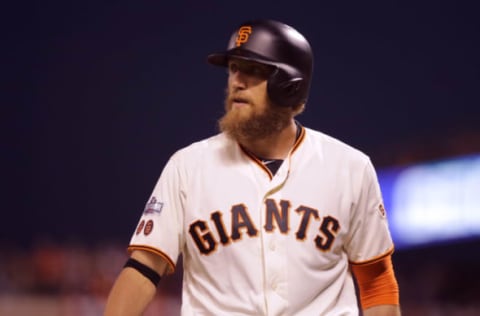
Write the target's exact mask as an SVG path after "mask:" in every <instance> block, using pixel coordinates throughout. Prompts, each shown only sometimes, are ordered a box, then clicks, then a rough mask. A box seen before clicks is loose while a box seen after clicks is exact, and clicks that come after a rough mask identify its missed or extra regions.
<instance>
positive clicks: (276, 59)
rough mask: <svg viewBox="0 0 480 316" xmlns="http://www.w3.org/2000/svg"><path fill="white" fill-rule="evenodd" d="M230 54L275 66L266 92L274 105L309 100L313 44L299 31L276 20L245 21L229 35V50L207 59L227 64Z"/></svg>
mask: <svg viewBox="0 0 480 316" xmlns="http://www.w3.org/2000/svg"><path fill="white" fill-rule="evenodd" d="M230 57H235V58H240V59H245V60H252V61H255V62H259V63H262V64H266V65H271V66H273V67H274V68H275V70H274V71H273V72H272V74H271V75H270V77H269V79H268V83H267V93H268V96H269V98H270V100H272V102H273V103H274V104H277V105H280V106H296V105H299V104H302V103H306V101H307V98H308V92H309V89H310V81H311V78H312V71H313V54H312V49H311V47H310V44H309V43H308V41H307V40H306V39H305V37H304V36H303V35H302V34H300V33H299V32H298V31H297V30H295V29H294V28H292V27H291V26H288V25H286V24H284V23H281V22H278V21H273V20H255V21H249V22H245V23H242V24H241V25H240V26H239V27H238V28H237V29H236V30H235V31H234V32H233V34H232V36H231V37H230V41H229V42H228V47H227V50H226V51H224V52H220V53H214V54H211V55H209V56H208V62H209V63H211V64H213V65H217V66H224V67H226V66H228V59H229V58H230Z"/></svg>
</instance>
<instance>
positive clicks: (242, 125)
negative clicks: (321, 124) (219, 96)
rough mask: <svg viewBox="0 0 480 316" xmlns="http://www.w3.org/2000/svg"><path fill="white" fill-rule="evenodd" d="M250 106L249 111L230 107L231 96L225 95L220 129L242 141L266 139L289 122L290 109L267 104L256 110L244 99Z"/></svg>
mask: <svg viewBox="0 0 480 316" xmlns="http://www.w3.org/2000/svg"><path fill="white" fill-rule="evenodd" d="M246 101H247V102H248V103H249V104H248V105H245V106H248V107H250V108H249V109H245V110H248V111H249V113H247V115H245V113H241V111H242V110H244V109H241V108H240V109H232V102H233V97H232V96H231V95H227V96H226V98H225V111H226V113H225V114H224V115H223V117H222V118H220V120H219V121H218V125H219V128H220V131H222V132H224V133H226V134H227V135H228V136H229V137H231V138H233V139H235V140H236V141H238V142H240V143H242V142H245V141H253V140H256V139H266V138H268V137H270V136H272V135H275V134H278V133H279V132H280V131H282V130H283V129H285V128H286V127H287V126H288V125H289V124H290V122H291V119H292V110H291V109H290V108H283V107H279V106H275V105H273V104H271V103H269V104H267V106H266V107H265V108H264V110H263V111H262V112H259V111H258V108H256V107H255V106H254V105H252V104H251V102H250V100H246Z"/></svg>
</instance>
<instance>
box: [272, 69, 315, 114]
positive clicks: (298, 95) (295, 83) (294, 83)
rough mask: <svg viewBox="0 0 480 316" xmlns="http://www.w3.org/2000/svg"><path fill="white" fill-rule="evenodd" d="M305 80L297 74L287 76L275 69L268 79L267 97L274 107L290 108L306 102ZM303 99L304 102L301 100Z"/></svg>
mask: <svg viewBox="0 0 480 316" xmlns="http://www.w3.org/2000/svg"><path fill="white" fill-rule="evenodd" d="M305 88H306V87H305V80H304V79H303V78H302V77H301V76H299V75H298V74H289V73H288V72H287V71H286V70H284V69H281V68H277V69H276V70H275V71H274V72H273V73H272V75H271V76H270V78H269V79H268V84H267V92H268V97H269V98H270V100H271V101H272V102H273V104H274V105H278V106H281V107H290V106H295V105H298V104H300V103H302V102H305V101H306V97H305ZM302 99H305V100H302Z"/></svg>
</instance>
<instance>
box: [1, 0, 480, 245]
mask: <svg viewBox="0 0 480 316" xmlns="http://www.w3.org/2000/svg"><path fill="white" fill-rule="evenodd" d="M476 9H477V8H476V7H475V6H474V5H473V2H471V4H468V2H463V1H458V2H453V1H452V2H450V1H448V2H447V1H440V2H429V1H426V2H422V1H419V2H416V3H404V2H398V3H396V2H389V1H383V2H380V1H379V2H375V3H372V2H370V3H369V4H365V3H360V2H342V1H329V2H320V1H317V2H315V1H312V2H302V1H257V2H254V1H252V2H250V1H243V2H227V1H176V2H163V1H138V2H133V1H105V2H100V1H99V2H93V1H91V2H89V1H81V2H75V3H73V2H72V3H68V2H60V1H56V2H52V1H46V2H45V1H44V2H40V1H39V2H34V1H30V2H28V1H27V2H17V3H15V4H10V5H9V7H7V10H4V12H3V15H4V17H3V19H2V20H3V22H2V24H4V25H3V27H2V28H3V31H6V33H5V34H4V36H3V44H2V47H3V48H2V57H3V58H2V77H4V79H3V85H2V86H3V88H4V89H2V90H5V92H6V94H5V96H6V97H5V98H2V99H4V101H3V102H2V103H3V105H2V108H3V109H2V112H4V111H5V112H4V113H5V115H2V116H3V118H6V120H5V122H4V123H3V124H2V134H3V135H2V138H5V142H4V144H3V145H2V160H3V162H2V165H3V168H4V169H5V170H4V171H3V173H4V175H6V176H4V177H2V178H3V179H4V181H2V182H3V184H4V185H3V190H2V196H3V198H2V199H3V201H2V204H1V205H2V206H1V207H2V217H3V222H4V225H2V230H1V232H0V239H3V240H15V241H17V242H19V243H23V244H29V243H31V242H32V241H35V240H36V239H37V238H52V239H56V240H81V241H84V242H95V241H97V240H104V239H106V240H109V239H115V240H121V241H122V242H125V243H126V242H127V241H128V239H129V238H130V234H131V233H132V231H133V229H134V227H135V225H136V222H137V219H138V217H139V215H140V212H141V211H142V209H143V206H144V203H145V202H146V199H147V198H148V196H149V194H150V192H151V190H152V189H153V186H154V184H155V182H156V180H157V178H158V176H159V174H160V172H161V170H162V168H163V165H164V163H165V162H166V160H167V159H168V157H169V156H170V155H171V154H172V153H173V152H174V151H175V150H177V149H179V148H180V147H183V146H186V145H188V144H189V143H191V142H193V141H196V140H199V139H201V138H204V137H208V136H210V135H212V134H214V133H216V131H217V129H216V120H217V119H218V117H219V116H220V115H221V114H222V110H223V89H224V86H225V79H226V75H225V73H224V72H223V70H221V69H217V68H215V67H212V66H210V65H208V64H207V63H206V55H207V54H208V53H210V52H213V51H218V50H222V49H224V48H225V46H226V42H227V40H228V37H229V35H230V33H231V31H232V30H233V29H234V28H235V27H236V26H237V25H238V24H239V23H240V22H242V21H244V20H247V19H250V18H274V19H278V20H281V21H284V22H286V23H288V24H291V25H293V26H294V27H295V28H297V29H298V30H299V31H300V32H301V33H303V34H304V35H305V36H306V37H307V38H308V39H309V40H310V42H311V45H312V47H313V50H314V53H315V73H314V79H313V83H312V90H311V96H310V99H309V102H308V104H307V109H306V111H305V113H304V114H302V115H301V116H300V117H299V120H300V121H301V122H302V123H303V124H304V125H306V126H309V127H312V128H314V129H318V130H321V131H323V132H326V133H328V134H331V135H332V136H335V137H337V138H339V139H341V140H343V141H345V142H347V143H349V144H351V145H353V146H355V147H357V148H359V149H361V150H363V151H365V152H366V153H367V154H369V155H370V156H371V157H372V160H373V161H374V163H375V164H376V166H377V167H378V168H381V167H386V166H389V165H392V164H396V163H402V162H404V161H405V160H408V159H410V160H411V159H412V157H413V158H416V157H417V158H419V159H420V158H426V159H434V158H437V157H443V156H446V155H449V154H456V152H452V153H450V152H448V150H446V149H445V144H447V143H448V145H449V146H451V145H452V143H453V144H457V145H458V143H460V145H462V144H463V143H467V146H464V147H465V148H463V149H462V150H463V151H462V153H463V152H464V151H466V152H468V151H475V150H476V149H477V148H478V143H476V140H478V138H475V137H476V136H477V135H478V134H479V133H480V124H479V118H480V109H479V100H480V98H479V89H478V88H479V83H480V72H479V69H480V61H479V60H480V59H479V58H478V56H480V45H479V41H478V38H479V31H480V27H479V26H480V23H479V19H478V15H477V13H478V10H476ZM465 135H467V136H465ZM472 135H475V136H472ZM462 137H463V138H462ZM452 139H453V140H452ZM472 139H473V140H472ZM462 141H463V143H462ZM426 145H429V146H431V148H432V149H431V150H430V151H429V154H425V152H424V153H423V155H416V156H415V154H412V152H415V150H417V151H418V148H419V147H420V148H421V147H423V146H426ZM449 148H450V147H449ZM447 149H448V148H447ZM402 157H403V158H406V159H403V160H402Z"/></svg>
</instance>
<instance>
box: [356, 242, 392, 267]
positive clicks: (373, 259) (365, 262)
mask: <svg viewBox="0 0 480 316" xmlns="http://www.w3.org/2000/svg"><path fill="white" fill-rule="evenodd" d="M393 249H394V248H393V246H392V247H391V248H390V249H388V250H387V251H386V252H384V253H382V254H381V255H378V256H376V257H373V258H371V259H368V260H365V261H349V263H350V264H352V265H362V264H369V263H374V262H375V261H380V260H382V259H383V258H385V257H387V256H390V255H392V253H393Z"/></svg>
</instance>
